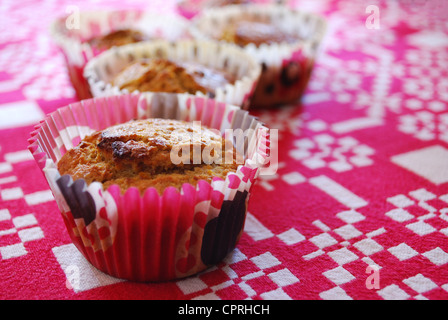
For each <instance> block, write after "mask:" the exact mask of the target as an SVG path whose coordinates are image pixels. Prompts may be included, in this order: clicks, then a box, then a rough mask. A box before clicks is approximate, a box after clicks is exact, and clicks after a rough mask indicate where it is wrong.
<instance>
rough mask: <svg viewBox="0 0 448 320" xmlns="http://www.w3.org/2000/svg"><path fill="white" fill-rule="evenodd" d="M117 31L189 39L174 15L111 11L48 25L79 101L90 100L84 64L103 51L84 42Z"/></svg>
mask: <svg viewBox="0 0 448 320" xmlns="http://www.w3.org/2000/svg"><path fill="white" fill-rule="evenodd" d="M120 29H132V30H138V31H140V32H142V33H143V34H144V35H145V36H146V37H148V38H150V39H166V40H169V41H176V40H178V39H187V38H190V37H191V36H190V34H189V32H188V23H187V20H186V19H185V18H183V17H182V16H180V15H177V14H166V13H163V14H161V13H156V12H148V11H144V10H137V9H135V10H112V11H106V10H103V11H85V12H79V15H78V16H77V18H76V19H75V18H74V17H72V16H71V15H69V16H63V17H60V18H58V19H56V20H55V21H53V23H52V24H51V27H50V33H51V36H52V38H53V40H54V42H55V43H56V45H57V46H58V47H59V48H60V50H61V52H62V54H63V56H64V59H65V62H66V66H67V70H68V73H69V77H70V80H71V82H72V85H73V87H74V89H75V91H76V94H77V96H78V98H79V99H88V98H91V97H92V94H91V92H90V90H89V86H88V83H87V81H86V80H85V79H84V76H83V72H84V67H85V65H86V64H87V62H88V61H89V60H90V59H92V58H93V57H95V56H97V55H98V54H100V53H101V52H103V51H104V49H100V48H97V47H95V46H92V45H91V44H90V43H89V41H88V40H90V39H92V38H93V37H97V36H101V35H105V34H108V33H110V32H113V31H117V30H120Z"/></svg>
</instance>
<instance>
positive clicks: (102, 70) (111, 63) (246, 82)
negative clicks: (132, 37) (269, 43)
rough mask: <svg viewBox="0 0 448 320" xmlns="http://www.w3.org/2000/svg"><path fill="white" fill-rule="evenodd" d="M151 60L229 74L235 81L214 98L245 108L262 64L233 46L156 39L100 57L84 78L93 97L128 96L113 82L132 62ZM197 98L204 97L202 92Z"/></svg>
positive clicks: (112, 50) (91, 65)
mask: <svg viewBox="0 0 448 320" xmlns="http://www.w3.org/2000/svg"><path fill="white" fill-rule="evenodd" d="M151 58H163V59H168V60H173V61H180V62H186V63H194V64H199V65H201V66H204V67H207V68H211V69H215V70H222V71H223V72H226V73H228V74H229V75H231V76H232V77H233V78H235V79H236V80H235V82H234V83H228V84H226V85H224V86H220V87H218V88H217V89H216V90H215V92H214V93H213V97H212V98H214V99H215V100H217V101H221V102H225V103H229V104H233V105H237V106H240V107H241V108H243V109H245V108H247V107H248V105H249V104H250V99H251V98H252V95H253V93H254V90H255V87H256V85H257V82H258V80H259V77H260V74H261V66H260V65H259V63H257V61H256V60H255V59H254V58H253V57H252V56H250V55H249V54H247V53H246V52H245V51H244V50H242V49H240V48H238V47H236V46H234V45H230V44H225V43H218V42H216V41H209V40H179V41H176V42H170V41H166V40H155V41H145V42H139V43H135V44H129V45H125V46H121V47H115V48H112V49H110V50H108V51H107V52H104V53H102V54H100V55H99V56H97V57H95V58H93V59H92V60H91V61H89V62H88V64H87V65H86V67H85V70H84V77H85V78H86V80H87V82H88V84H89V87H90V91H91V92H92V95H93V96H94V97H102V96H107V95H116V94H123V93H124V94H127V93H129V92H128V90H126V89H120V88H119V87H117V86H114V85H113V84H111V80H113V79H114V77H116V75H117V74H118V73H120V72H121V71H122V70H123V69H124V68H125V67H126V66H127V65H129V64H130V63H132V62H135V61H138V60H142V59H151ZM197 95H199V96H204V94H203V93H202V92H197Z"/></svg>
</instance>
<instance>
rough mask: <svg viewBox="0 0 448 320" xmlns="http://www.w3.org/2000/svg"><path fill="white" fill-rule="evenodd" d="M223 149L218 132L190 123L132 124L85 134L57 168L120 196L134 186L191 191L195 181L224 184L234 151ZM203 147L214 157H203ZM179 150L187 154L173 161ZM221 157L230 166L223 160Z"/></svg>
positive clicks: (231, 169)
mask: <svg viewBox="0 0 448 320" xmlns="http://www.w3.org/2000/svg"><path fill="white" fill-rule="evenodd" d="M195 129H199V130H195ZM195 138H197V139H196V140H197V141H195ZM227 146H228V145H227ZM225 147H226V143H225V140H224V139H223V138H222V136H221V135H220V133H219V132H215V131H213V130H210V129H209V128H205V127H202V126H200V127H199V128H195V126H194V125H193V123H191V122H186V121H179V120H168V119H145V120H134V121H130V122H127V123H124V124H118V125H115V126H112V127H109V128H107V129H104V130H102V131H96V132H95V133H93V134H91V135H88V136H86V137H85V138H84V139H83V140H82V141H81V143H80V144H79V145H77V146H76V147H75V148H73V149H70V150H69V151H67V153H65V154H64V156H63V157H62V158H61V160H60V161H59V162H58V170H59V172H60V173H61V175H64V174H69V175H70V176H71V177H72V178H73V179H75V180H76V179H81V178H82V179H84V180H85V181H86V183H87V184H90V183H92V182H94V181H98V182H101V183H102V184H103V186H104V187H105V188H108V187H109V186H111V185H114V184H115V185H118V186H119V187H120V189H121V192H122V193H124V192H125V191H126V190H127V189H128V188H130V187H136V188H137V189H138V190H139V192H140V193H141V194H144V192H145V191H146V190H147V189H148V188H150V187H153V188H155V189H156V190H157V191H158V193H159V194H163V192H164V190H165V189H166V188H167V187H170V186H171V187H174V188H176V189H177V190H179V191H180V190H181V187H182V185H183V184H185V183H189V184H191V185H192V186H195V187H196V186H197V183H198V181H199V180H204V181H207V182H209V183H211V182H212V179H213V178H215V177H217V178H220V179H223V180H224V179H225V178H226V176H227V174H228V173H229V172H235V171H236V169H237V162H236V156H235V149H234V148H233V147H232V148H230V150H227V151H226V149H225ZM205 148H209V149H210V150H211V151H212V153H213V155H210V152H208V155H207V154H206V153H204V149H205ZM182 150H183V151H186V152H185V153H186V154H185V155H183V156H182V161H180V162H179V161H177V162H179V163H176V161H174V162H173V159H174V158H172V156H171V152H173V155H174V152H175V153H176V156H178V153H179V151H182ZM194 153H196V154H195V155H194ZM226 153H228V154H229V156H227V158H228V161H227V162H229V163H226V161H224V159H226ZM194 156H195V157H194ZM195 158H197V159H195ZM195 160H197V161H195Z"/></svg>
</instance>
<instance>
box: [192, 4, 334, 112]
mask: <svg viewBox="0 0 448 320" xmlns="http://www.w3.org/2000/svg"><path fill="white" fill-rule="evenodd" d="M257 17H258V18H266V19H267V20H268V21H271V22H273V23H274V24H276V25H277V26H278V27H279V28H281V29H283V30H286V31H288V32H291V33H293V34H296V35H297V36H299V37H300V38H301V40H298V41H297V42H294V43H275V44H262V45H260V46H259V47H256V46H255V45H254V44H248V45H246V46H245V47H244V50H245V51H246V52H247V53H249V54H250V55H251V56H253V57H254V58H255V59H256V60H257V61H258V62H259V63H260V64H261V65H262V73H261V76H260V79H259V82H258V85H257V88H256V90H255V93H254V96H253V99H252V102H251V105H250V107H251V108H267V107H272V106H276V105H279V104H284V103H291V102H295V101H298V100H299V99H300V97H301V96H302V93H303V91H304V90H305V88H306V85H307V83H308V80H309V78H310V75H311V71H312V69H313V66H314V62H315V59H316V57H317V55H318V53H319V49H320V45H321V42H322V39H323V36H324V34H325V30H326V22H325V20H324V19H323V18H322V17H320V16H318V15H316V14H313V13H306V12H301V11H298V10H295V9H291V8H289V7H287V6H283V5H257V4H252V5H229V6H225V7H222V8H209V9H206V10H204V11H202V12H201V13H200V14H199V15H197V16H196V17H195V18H194V19H192V23H191V25H190V27H191V28H190V33H191V35H192V36H193V37H194V38H196V39H215V40H216V39H219V38H220V36H221V33H222V30H223V29H224V28H225V27H226V26H228V25H229V24H232V23H234V22H235V21H238V19H242V18H257Z"/></svg>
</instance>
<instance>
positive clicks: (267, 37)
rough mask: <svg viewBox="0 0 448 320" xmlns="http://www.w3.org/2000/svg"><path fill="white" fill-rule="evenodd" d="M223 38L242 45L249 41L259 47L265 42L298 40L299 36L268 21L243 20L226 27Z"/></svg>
mask: <svg viewBox="0 0 448 320" xmlns="http://www.w3.org/2000/svg"><path fill="white" fill-rule="evenodd" d="M222 40H225V41H227V42H232V43H235V44H237V45H239V46H241V47H244V46H246V45H248V44H249V43H253V44H255V45H256V46H257V47H258V46H260V45H261V44H263V43H265V44H273V43H282V42H286V43H292V42H295V41H297V40H298V37H296V36H294V35H293V34H291V33H287V32H285V31H283V30H281V29H280V28H279V27H277V26H276V25H274V24H273V23H270V22H268V21H261V20H260V21H257V20H241V21H239V22H237V23H235V24H232V25H229V26H228V27H227V28H225V30H224V32H223V34H222Z"/></svg>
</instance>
